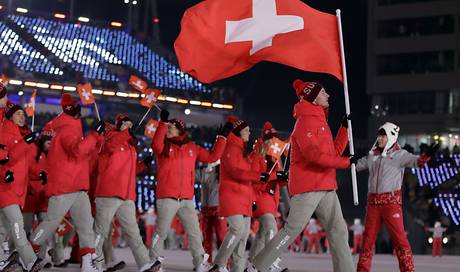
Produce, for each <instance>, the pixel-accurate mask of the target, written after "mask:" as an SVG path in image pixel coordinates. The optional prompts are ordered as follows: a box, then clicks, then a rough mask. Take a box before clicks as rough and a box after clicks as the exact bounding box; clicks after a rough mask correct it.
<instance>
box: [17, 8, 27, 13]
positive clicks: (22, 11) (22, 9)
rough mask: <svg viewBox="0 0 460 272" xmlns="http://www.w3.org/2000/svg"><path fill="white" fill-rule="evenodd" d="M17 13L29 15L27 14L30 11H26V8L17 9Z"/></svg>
mask: <svg viewBox="0 0 460 272" xmlns="http://www.w3.org/2000/svg"><path fill="white" fill-rule="evenodd" d="M16 11H17V12H19V13H27V12H29V10H28V9H25V8H17V9H16Z"/></svg>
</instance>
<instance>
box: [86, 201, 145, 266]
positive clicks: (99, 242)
mask: <svg viewBox="0 0 460 272" xmlns="http://www.w3.org/2000/svg"><path fill="white" fill-rule="evenodd" d="M114 216H117V218H118V220H119V222H120V224H121V228H122V230H123V234H124V235H126V237H127V238H128V244H129V247H130V248H131V251H132V253H133V255H134V259H135V260H136V264H137V266H138V267H139V268H141V267H143V266H144V265H145V264H147V263H148V262H149V261H150V258H149V254H148V251H147V248H146V247H145V245H144V242H143V241H142V237H141V234H140V232H139V226H138V225H137V221H136V205H135V204H134V202H133V201H132V200H122V199H119V198H114V197H97V198H96V221H95V224H94V231H95V233H96V252H97V255H98V256H102V255H103V244H104V241H106V242H110V243H111V242H112V236H111V234H112V232H111V231H110V230H111V226H112V220H113V217H114Z"/></svg>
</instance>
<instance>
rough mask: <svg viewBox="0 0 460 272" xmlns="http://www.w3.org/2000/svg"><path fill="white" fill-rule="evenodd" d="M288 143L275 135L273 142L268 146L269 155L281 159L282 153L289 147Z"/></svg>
mask: <svg viewBox="0 0 460 272" xmlns="http://www.w3.org/2000/svg"><path fill="white" fill-rule="evenodd" d="M287 145H288V143H286V142H283V141H281V140H280V139H278V138H276V137H273V138H272V143H271V145H270V147H269V148H268V151H267V155H269V156H272V157H273V158H275V159H277V160H279V159H280V158H281V155H283V153H284V151H285V149H286V148H287Z"/></svg>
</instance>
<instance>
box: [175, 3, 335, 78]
mask: <svg viewBox="0 0 460 272" xmlns="http://www.w3.org/2000/svg"><path fill="white" fill-rule="evenodd" d="M181 26H182V29H181V32H180V34H179V36H178V37H177V40H176V42H175V44H174V48H175V51H176V55H177V58H178V60H179V65H180V67H181V69H182V71H184V72H186V73H189V74H191V75H192V76H194V77H196V78H197V79H198V80H200V81H202V82H205V83H211V82H213V81H216V80H219V79H222V78H226V77H230V76H233V75H235V74H238V73H241V72H243V71H246V70H248V69H249V68H251V67H252V66H253V65H255V64H256V63H258V62H260V61H272V62H277V63H282V64H285V65H288V66H292V67H295V68H298V69H301V70H305V71H311V72H319V73H329V74H332V75H334V76H336V77H337V78H338V79H340V80H342V68H341V59H340V42H339V34H338V26H337V18H336V16H334V15H331V14H328V13H323V12H320V11H318V10H315V9H313V8H311V7H309V6H307V5H306V4H304V3H302V1H299V0H231V1H223V0H206V1H202V2H201V3H199V4H197V5H195V6H193V7H191V8H189V9H188V10H187V11H186V12H185V13H184V16H183V18H182V22H181Z"/></svg>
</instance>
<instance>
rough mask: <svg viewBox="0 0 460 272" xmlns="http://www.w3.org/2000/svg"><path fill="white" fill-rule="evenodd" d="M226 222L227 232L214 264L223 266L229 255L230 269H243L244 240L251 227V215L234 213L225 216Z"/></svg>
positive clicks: (244, 262) (244, 263)
mask: <svg viewBox="0 0 460 272" xmlns="http://www.w3.org/2000/svg"><path fill="white" fill-rule="evenodd" d="M226 219H227V224H228V230H227V234H226V235H225V238H224V241H223V242H222V244H221V246H220V248H219V251H218V252H217V255H216V258H215V259H214V264H216V265H218V266H219V267H225V266H226V265H227V260H228V258H230V256H231V260H230V271H232V272H233V271H238V272H242V271H244V268H245V266H246V259H245V258H244V254H245V252H246V242H247V241H248V237H249V230H250V228H251V217H248V216H243V215H234V216H229V217H227V218H226Z"/></svg>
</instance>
